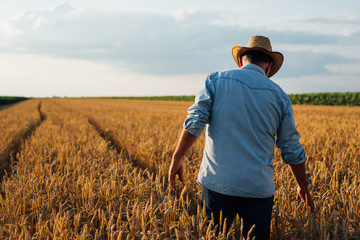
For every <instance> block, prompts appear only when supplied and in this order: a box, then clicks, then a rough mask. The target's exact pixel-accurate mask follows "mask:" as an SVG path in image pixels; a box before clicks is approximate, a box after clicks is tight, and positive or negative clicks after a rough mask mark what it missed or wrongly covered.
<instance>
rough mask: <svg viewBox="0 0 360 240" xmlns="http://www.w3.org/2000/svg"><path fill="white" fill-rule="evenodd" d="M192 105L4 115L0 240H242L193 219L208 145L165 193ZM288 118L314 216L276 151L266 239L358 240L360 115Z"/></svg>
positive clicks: (57, 105) (40, 103) (298, 112)
mask: <svg viewBox="0 0 360 240" xmlns="http://www.w3.org/2000/svg"><path fill="white" fill-rule="evenodd" d="M191 104H192V103H191V102H175V101H136V100H99V99H96V100H95V99H31V100H27V101H24V102H21V103H18V104H14V105H13V106H11V107H8V108H4V109H1V110H0V131H1V136H0V140H1V142H0V147H1V148H0V166H1V170H2V172H4V174H2V175H4V176H3V177H2V180H1V190H0V191H1V194H0V237H1V239H242V237H241V235H242V234H241V219H238V218H237V219H236V220H235V222H234V223H233V224H232V225H231V227H230V229H229V230H228V231H225V229H224V227H223V226H213V222H212V221H211V220H210V219H206V218H205V216H204V214H203V212H202V211H201V209H200V207H199V201H200V192H201V186H199V185H198V184H197V183H196V182H195V181H196V177H197V173H198V170H199V166H200V162H201V158H202V152H203V146H204V135H202V136H201V137H200V138H199V139H198V140H197V142H196V143H195V145H194V146H193V147H192V148H191V150H190V151H189V152H188V154H187V155H186V158H185V166H186V174H185V181H184V183H182V184H178V185H179V187H178V189H177V190H176V192H173V191H170V189H169V186H168V183H167V171H168V167H169V165H170V161H171V156H172V153H173V151H174V149H175V146H176V143H177V139H178V137H179V135H180V132H181V130H182V123H183V121H184V119H185V117H186V114H187V113H186V110H187V108H188V107H189V106H190V105H191ZM293 108H294V113H295V121H296V125H297V128H298V130H299V132H300V134H301V139H300V141H301V143H302V144H303V146H304V148H305V152H306V155H307V157H308V160H307V163H306V167H307V176H308V180H309V187H310V190H311V193H312V195H313V200H314V202H315V204H316V212H315V213H314V214H311V213H310V211H308V210H307V209H306V207H305V206H304V204H303V203H302V202H299V201H296V200H295V192H296V183H295V181H294V179H293V177H292V176H291V172H290V170H289V168H288V166H287V165H286V164H284V163H283V162H282V160H281V158H280V152H279V151H278V150H276V151H275V157H274V160H273V162H274V166H275V185H276V189H277V191H276V194H275V204H274V209H273V215H272V223H271V239H360V203H359V201H358V198H359V196H360V187H359V181H360V154H359V152H360V124H359V123H360V108H359V107H331V106H305V105H294V106H293ZM10 164H11V166H10ZM216 229H220V231H219V235H217V234H216ZM252 237H253V236H245V238H248V239H252Z"/></svg>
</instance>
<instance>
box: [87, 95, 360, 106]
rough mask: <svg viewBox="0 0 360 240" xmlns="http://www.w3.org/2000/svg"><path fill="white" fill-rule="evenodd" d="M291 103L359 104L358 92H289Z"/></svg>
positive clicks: (164, 98) (185, 98)
mask: <svg viewBox="0 0 360 240" xmlns="http://www.w3.org/2000/svg"><path fill="white" fill-rule="evenodd" d="M289 97H290V99H291V103H292V104H307V105H333V106H336V105H338V106H340V105H342V106H360V92H346V93H305V94H289ZM91 98H93V99H131V100H162V101H194V99H195V96H193V95H182V96H151V97H91Z"/></svg>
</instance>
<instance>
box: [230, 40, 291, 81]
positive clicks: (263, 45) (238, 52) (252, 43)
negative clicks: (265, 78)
mask: <svg viewBox="0 0 360 240" xmlns="http://www.w3.org/2000/svg"><path fill="white" fill-rule="evenodd" d="M250 50H256V51H260V52H263V53H266V54H267V55H269V56H270V57H271V58H272V59H273V61H274V62H273V64H272V66H271V69H270V73H269V77H271V76H273V75H274V74H275V73H276V72H277V71H279V69H280V67H281V65H282V63H283V61H284V56H283V55H282V54H281V53H279V52H273V51H272V47H271V43H270V39H269V38H267V37H263V36H252V37H251V38H250V40H249V42H248V45H247V47H239V46H235V47H233V48H232V54H233V57H234V60H235V62H236V63H237V65H238V66H239V67H240V65H239V60H238V56H242V55H244V53H245V52H247V51H250Z"/></svg>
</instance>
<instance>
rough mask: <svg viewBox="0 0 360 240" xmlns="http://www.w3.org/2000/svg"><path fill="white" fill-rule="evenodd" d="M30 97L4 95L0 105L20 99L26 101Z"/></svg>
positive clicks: (0, 97) (1, 97) (0, 98)
mask: <svg viewBox="0 0 360 240" xmlns="http://www.w3.org/2000/svg"><path fill="white" fill-rule="evenodd" d="M26 99H28V98H26V97H4V96H0V106H2V105H6V104H11V103H16V102H20V101H24V100H26Z"/></svg>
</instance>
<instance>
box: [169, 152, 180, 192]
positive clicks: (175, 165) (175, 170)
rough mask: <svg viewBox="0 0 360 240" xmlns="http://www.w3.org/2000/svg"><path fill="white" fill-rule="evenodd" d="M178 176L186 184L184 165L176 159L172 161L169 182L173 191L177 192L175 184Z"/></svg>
mask: <svg viewBox="0 0 360 240" xmlns="http://www.w3.org/2000/svg"><path fill="white" fill-rule="evenodd" d="M176 175H179V179H180V181H181V182H184V164H183V161H182V160H177V161H176V160H175V159H174V158H173V159H172V161H171V165H170V168H169V176H168V181H169V184H170V187H171V188H172V190H174V191H175V182H176Z"/></svg>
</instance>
